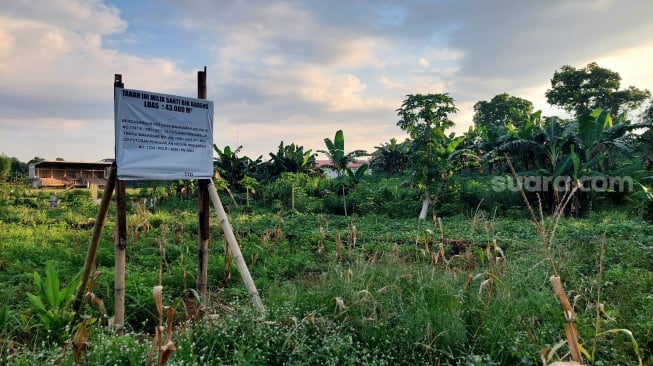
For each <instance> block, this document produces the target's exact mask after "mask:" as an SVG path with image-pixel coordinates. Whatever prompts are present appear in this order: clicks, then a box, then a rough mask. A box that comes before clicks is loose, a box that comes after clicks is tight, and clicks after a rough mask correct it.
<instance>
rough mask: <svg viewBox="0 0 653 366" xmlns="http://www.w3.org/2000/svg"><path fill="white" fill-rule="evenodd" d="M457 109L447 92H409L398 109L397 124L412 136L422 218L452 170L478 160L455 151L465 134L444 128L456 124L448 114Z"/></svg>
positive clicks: (468, 154)
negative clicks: (420, 190)
mask: <svg viewBox="0 0 653 366" xmlns="http://www.w3.org/2000/svg"><path fill="white" fill-rule="evenodd" d="M457 110H458V109H457V108H456V106H455V104H454V100H453V98H451V97H450V96H449V95H448V94H410V95H407V96H406V99H405V100H404V102H403V104H402V105H401V108H399V109H397V115H398V116H399V117H400V120H399V121H398V122H397V126H399V127H400V128H401V129H402V130H404V131H406V132H408V134H409V135H410V137H411V138H412V139H413V143H412V146H411V171H412V176H413V182H414V183H415V184H417V186H418V187H420V188H421V189H422V190H423V194H424V196H423V200H422V210H421V211H420V214H419V218H420V220H425V219H426V214H427V212H428V210H429V208H430V206H431V203H432V201H433V199H432V197H431V195H432V193H433V192H434V191H437V190H439V188H440V187H441V186H442V183H443V182H444V181H446V180H447V179H448V178H449V177H450V176H451V174H452V173H453V171H455V170H458V169H461V168H462V167H464V166H466V165H467V164H466V161H467V162H469V161H473V160H477V159H474V158H472V159H467V158H468V157H471V156H473V154H472V153H471V152H469V151H463V152H457V151H456V148H457V147H458V145H460V143H462V142H463V141H464V139H465V137H464V136H460V137H455V134H454V133H451V134H449V135H446V134H445V131H446V130H447V129H448V128H450V127H453V125H454V123H453V121H451V120H450V119H449V114H452V113H456V111H457ZM455 162H459V163H458V164H457V163H455Z"/></svg>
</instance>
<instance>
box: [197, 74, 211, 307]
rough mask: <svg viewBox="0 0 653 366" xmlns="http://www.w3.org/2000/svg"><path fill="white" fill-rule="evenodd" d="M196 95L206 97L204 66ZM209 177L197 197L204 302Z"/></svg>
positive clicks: (199, 287)
mask: <svg viewBox="0 0 653 366" xmlns="http://www.w3.org/2000/svg"><path fill="white" fill-rule="evenodd" d="M197 97H198V98H199V99H206V66H204V71H198V72H197ZM209 182H210V180H209V179H200V180H199V182H198V183H199V184H198V188H199V199H198V211H197V213H198V220H199V225H198V231H199V232H198V238H199V239H198V243H197V281H196V288H197V293H198V294H199V295H200V299H201V301H202V302H204V303H206V300H207V297H206V294H207V291H206V288H207V283H208V267H209V256H208V252H209V240H210V239H211V231H210V230H209V215H210V213H209V192H208V187H209Z"/></svg>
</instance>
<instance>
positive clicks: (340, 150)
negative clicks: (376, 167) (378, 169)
mask: <svg viewBox="0 0 653 366" xmlns="http://www.w3.org/2000/svg"><path fill="white" fill-rule="evenodd" d="M324 144H325V145H326V147H327V150H318V151H317V152H319V153H322V154H325V155H326V156H327V157H328V158H329V160H330V161H331V163H330V165H328V166H327V167H329V168H331V169H333V170H335V171H336V173H337V174H338V176H341V175H343V174H344V173H345V171H346V169H347V165H348V164H349V163H352V162H354V161H356V158H358V157H361V156H365V155H368V154H367V152H366V151H364V150H354V151H352V152H349V153H345V136H344V133H343V132H342V130H338V131H336V135H335V137H334V138H333V141H332V140H331V139H330V138H328V137H327V138H325V139H324Z"/></svg>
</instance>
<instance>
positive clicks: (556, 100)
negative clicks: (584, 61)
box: [545, 62, 651, 117]
mask: <svg viewBox="0 0 653 366" xmlns="http://www.w3.org/2000/svg"><path fill="white" fill-rule="evenodd" d="M620 84H621V76H619V73H617V72H614V71H612V70H609V69H605V68H602V67H600V66H599V65H597V64H596V62H592V63H589V64H588V65H587V66H586V67H583V68H580V69H577V68H575V67H573V66H569V65H565V66H562V67H561V68H560V70H559V71H556V72H555V73H554V74H553V78H552V79H551V89H549V90H547V91H546V93H545V95H546V100H547V102H548V103H549V104H551V105H555V106H559V107H561V108H562V109H564V110H566V111H568V112H570V113H574V114H575V116H576V117H580V116H587V115H590V114H591V113H592V112H593V111H594V110H596V109H598V108H602V109H605V110H607V111H609V112H610V114H611V115H613V116H618V115H620V114H621V113H624V112H629V111H632V110H633V109H635V108H637V107H639V106H640V105H641V104H642V103H643V102H644V101H645V100H646V98H648V97H650V96H651V93H650V92H649V91H648V90H640V89H637V88H636V87H634V86H629V87H628V88H627V89H622V90H619V87H620Z"/></svg>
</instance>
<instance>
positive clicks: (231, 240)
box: [208, 182, 265, 317]
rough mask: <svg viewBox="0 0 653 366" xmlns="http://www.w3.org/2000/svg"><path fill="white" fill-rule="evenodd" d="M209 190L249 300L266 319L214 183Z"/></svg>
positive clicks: (211, 183) (263, 308)
mask: <svg viewBox="0 0 653 366" xmlns="http://www.w3.org/2000/svg"><path fill="white" fill-rule="evenodd" d="M208 188H209V195H210V196H211V201H212V202H213V208H215V211H216V212H217V213H218V219H220V225H221V226H222V231H223V232H224V236H225V238H226V239H227V243H228V244H229V250H231V254H233V256H234V260H235V261H236V266H237V267H238V272H239V273H240V276H241V278H242V279H243V282H244V283H245V287H246V288H247V292H248V293H249V298H250V299H251V300H252V303H253V304H254V307H256V309H257V310H258V311H259V312H260V313H261V316H263V317H264V316H265V307H263V303H262V302H261V297H260V296H259V294H258V291H257V290H256V285H255V284H254V280H252V276H251V275H250V273H249V269H247V263H245V258H243V253H241V251H240V247H238V242H237V241H236V236H235V235H234V232H233V229H232V228H231V224H229V218H228V217H227V213H226V212H225V210H224V207H222V202H221V201H220V196H218V192H217V191H216V189H215V185H213V182H210V183H209V187H208Z"/></svg>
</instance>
